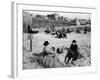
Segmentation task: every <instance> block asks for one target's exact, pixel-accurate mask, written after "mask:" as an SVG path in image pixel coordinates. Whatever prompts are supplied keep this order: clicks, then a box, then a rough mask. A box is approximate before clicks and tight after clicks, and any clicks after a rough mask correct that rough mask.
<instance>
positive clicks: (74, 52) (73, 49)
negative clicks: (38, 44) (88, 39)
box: [43, 40, 79, 63]
mask: <svg viewBox="0 0 100 80" xmlns="http://www.w3.org/2000/svg"><path fill="white" fill-rule="evenodd" d="M49 44H50V43H49V42H48V41H45V42H44V44H43V46H44V48H43V56H47V55H52V54H54V52H52V51H56V54H57V53H58V54H62V53H63V50H62V49H60V48H57V49H55V47H52V51H48V49H47V47H48V45H49ZM67 50H68V51H67V53H66V56H65V59H64V62H65V63H69V61H70V60H71V62H73V61H75V60H77V58H78V55H79V52H78V45H77V42H76V40H73V41H72V44H71V45H70V48H68V49H67ZM66 60H67V61H66Z"/></svg>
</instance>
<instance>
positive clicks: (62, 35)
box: [45, 26, 67, 38]
mask: <svg viewBox="0 0 100 80" xmlns="http://www.w3.org/2000/svg"><path fill="white" fill-rule="evenodd" d="M45 32H46V33H51V35H56V38H66V37H67V34H66V30H65V28H62V29H58V30H56V29H55V27H54V26H52V27H47V28H46V30H45Z"/></svg>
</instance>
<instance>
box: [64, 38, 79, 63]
mask: <svg viewBox="0 0 100 80" xmlns="http://www.w3.org/2000/svg"><path fill="white" fill-rule="evenodd" d="M78 55H79V53H78V45H77V42H76V40H73V41H72V44H71V46H70V48H69V50H68V54H67V55H66V56H65V62H66V58H68V60H67V63H68V62H69V61H70V60H71V59H72V61H75V60H77V58H78Z"/></svg>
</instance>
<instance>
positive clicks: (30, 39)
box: [28, 34, 32, 52]
mask: <svg viewBox="0 0 100 80" xmlns="http://www.w3.org/2000/svg"><path fill="white" fill-rule="evenodd" d="M28 40H29V45H30V46H29V47H30V50H29V52H31V51H32V34H28Z"/></svg>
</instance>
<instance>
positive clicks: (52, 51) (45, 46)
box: [43, 41, 55, 56]
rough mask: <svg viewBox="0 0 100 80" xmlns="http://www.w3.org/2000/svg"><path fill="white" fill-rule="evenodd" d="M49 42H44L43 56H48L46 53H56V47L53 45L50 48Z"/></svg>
mask: <svg viewBox="0 0 100 80" xmlns="http://www.w3.org/2000/svg"><path fill="white" fill-rule="evenodd" d="M49 44H50V43H49V42H48V41H45V42H44V43H43V46H44V47H43V56H46V55H49V54H54V51H55V48H54V47H52V48H49V47H48V46H49Z"/></svg>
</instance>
